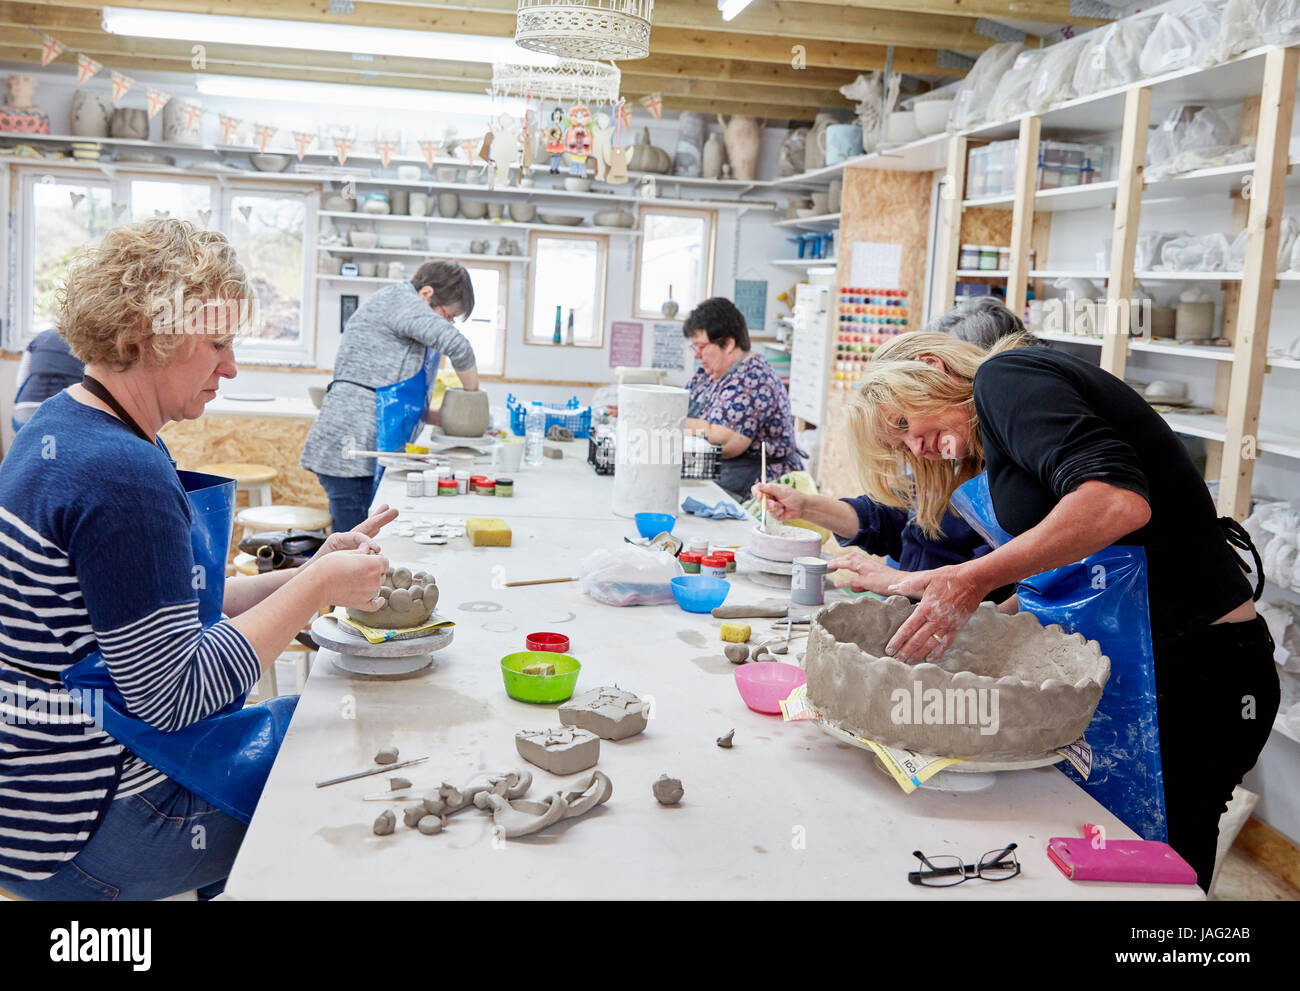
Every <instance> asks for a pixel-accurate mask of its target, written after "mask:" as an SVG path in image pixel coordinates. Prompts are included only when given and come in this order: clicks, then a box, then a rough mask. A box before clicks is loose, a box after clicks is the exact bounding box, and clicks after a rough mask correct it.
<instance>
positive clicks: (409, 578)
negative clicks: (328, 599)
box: [347, 567, 438, 630]
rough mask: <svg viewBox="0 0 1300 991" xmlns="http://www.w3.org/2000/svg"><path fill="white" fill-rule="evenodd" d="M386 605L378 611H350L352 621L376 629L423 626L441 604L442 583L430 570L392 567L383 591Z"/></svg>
mask: <svg viewBox="0 0 1300 991" xmlns="http://www.w3.org/2000/svg"><path fill="white" fill-rule="evenodd" d="M379 597H380V598H381V599H383V600H384V605H383V606H381V607H380V608H379V609H377V610H375V611H374V612H363V611H362V610H360V609H348V610H347V613H348V618H349V619H351V620H353V621H354V622H357V623H361V624H363V625H365V626H370V627H374V628H375V629H376V630H406V629H410V628H412V627H415V626H423V625H424V624H425V623H427V622H428V621H429V617H430V616H431V615H432V614H433V610H434V607H435V606H437V604H438V584H437V582H436V581H435V580H434V577H433V575H431V574H429V573H428V572H427V571H412V570H411V569H410V568H403V567H390V568H389V569H388V570H387V571H385V572H384V583H383V585H381V586H380V588H379Z"/></svg>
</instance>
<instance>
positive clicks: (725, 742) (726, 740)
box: [715, 729, 736, 750]
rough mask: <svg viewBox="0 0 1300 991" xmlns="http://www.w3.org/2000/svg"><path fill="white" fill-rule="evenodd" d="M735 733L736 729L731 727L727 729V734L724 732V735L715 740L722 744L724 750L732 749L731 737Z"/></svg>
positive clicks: (719, 744)
mask: <svg viewBox="0 0 1300 991" xmlns="http://www.w3.org/2000/svg"><path fill="white" fill-rule="evenodd" d="M735 735H736V731H735V730H734V729H729V730H727V732H726V733H725V734H723V735H722V736H720V737H718V739H717V740H716V741H715V742H716V743H717V745H718V746H720V747H721V748H722V749H723V750H730V749H731V738H732V737H733V736H735Z"/></svg>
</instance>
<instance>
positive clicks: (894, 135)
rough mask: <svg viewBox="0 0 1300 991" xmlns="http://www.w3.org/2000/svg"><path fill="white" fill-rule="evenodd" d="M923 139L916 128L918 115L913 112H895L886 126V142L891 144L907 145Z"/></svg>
mask: <svg viewBox="0 0 1300 991" xmlns="http://www.w3.org/2000/svg"><path fill="white" fill-rule="evenodd" d="M920 137H922V134H921V131H920V129H919V128H918V127H917V126H916V113H915V112H914V111H912V110H895V111H894V112H893V113H891V114H890V115H889V121H888V123H886V124H885V140H886V141H887V142H888V143H889V144H906V143H907V142H909V141H916V140H917V139H918V138H920Z"/></svg>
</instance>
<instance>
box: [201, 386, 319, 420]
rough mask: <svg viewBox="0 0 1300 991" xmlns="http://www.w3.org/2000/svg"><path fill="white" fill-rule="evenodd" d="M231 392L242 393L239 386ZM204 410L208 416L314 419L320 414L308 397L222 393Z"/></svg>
mask: <svg viewBox="0 0 1300 991" xmlns="http://www.w3.org/2000/svg"><path fill="white" fill-rule="evenodd" d="M231 392H233V393H234V394H235V395H239V394H240V390H239V389H237V388H236V389H232V390H231ZM203 412H204V413H205V414H206V415H208V416H276V417H289V418H291V419H301V420H314V419H316V417H317V416H319V415H320V410H318V409H317V408H316V404H315V403H313V402H312V401H311V400H310V399H307V398H302V399H299V398H290V397H288V396H276V397H275V398H274V399H265V400H246V399H231V398H230V397H229V396H227V395H223V394H221V393H218V394H217V396H216V398H215V399H213V400H212V401H211V402H209V403H208V404H207V406H205V407H204V409H203Z"/></svg>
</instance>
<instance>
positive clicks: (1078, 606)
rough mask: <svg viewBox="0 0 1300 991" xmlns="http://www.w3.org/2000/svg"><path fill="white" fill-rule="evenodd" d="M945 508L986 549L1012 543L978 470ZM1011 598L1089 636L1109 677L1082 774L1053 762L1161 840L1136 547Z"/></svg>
mask: <svg viewBox="0 0 1300 991" xmlns="http://www.w3.org/2000/svg"><path fill="white" fill-rule="evenodd" d="M952 506H953V509H954V510H956V511H957V512H958V513H960V514H961V515H962V516H963V517H964V518H965V520H966V522H967V523H969V524H970V525H971V527H972V528H974V530H975V531H976V532H977V533H979V534H980V536H982V537H983V538H984V539H985V540H986V541H988V543H989V546H991V547H1000V546H1001V545H1002V544H1005V543H1006V542H1007V541H1008V540H1011V539H1012V537H1011V534H1009V533H1007V532H1006V531H1005V530H1003V529H1002V527H1000V526H999V525H998V521H997V513H996V512H995V510H994V507H993V499H992V496H991V494H990V493H989V480H988V474H987V473H983V474H980V475H978V476H976V477H975V478H972V479H971V480H970V481H969V482H966V483H965V484H963V485H961V486H960V487H959V488H958V489H957V491H956V492H954V493H953V497H952ZM1016 598H1017V600H1018V601H1019V603H1020V608H1021V609H1024V610H1027V611H1028V612H1031V613H1033V614H1034V615H1035V616H1037V617H1038V618H1039V620H1041V621H1042V623H1043V625H1044V626H1048V625H1050V624H1052V623H1057V624H1060V626H1061V627H1062V629H1064V630H1065V631H1066V632H1067V633H1081V634H1083V635H1084V636H1085V637H1087V638H1088V639H1090V640H1096V641H1097V642H1098V643H1099V644H1100V645H1101V649H1102V652H1103V653H1104V654H1105V655H1106V656H1107V657H1109V658H1110V680H1109V681H1108V682H1106V689H1105V691H1104V692H1103V693H1102V696H1101V702H1100V703H1099V704H1098V706H1097V711H1096V713H1095V714H1094V715H1093V717H1092V722H1091V723H1089V724H1088V729H1087V731H1086V733H1085V737H1086V738H1087V740H1088V743H1089V745H1090V746H1091V747H1092V753H1093V763H1092V773H1091V774H1089V776H1088V779H1087V780H1086V781H1085V780H1083V779H1082V778H1080V777H1079V775H1078V774H1077V773H1075V771H1074V769H1073V768H1072V767H1069V766H1068V765H1062V767H1063V770H1064V773H1065V774H1066V775H1068V776H1069V777H1071V778H1073V779H1074V780H1075V782H1077V783H1078V784H1079V786H1080V787H1082V788H1083V789H1084V791H1086V792H1088V793H1089V794H1091V795H1092V797H1093V798H1095V799H1096V800H1097V801H1098V802H1100V803H1101V804H1102V805H1104V806H1105V807H1106V808H1107V809H1109V810H1110V811H1111V812H1112V813H1113V814H1114V815H1115V816H1117V817H1118V818H1119V819H1120V820H1121V821H1122V822H1123V823H1124V824H1125V825H1126V826H1128V827H1129V828H1130V829H1132V830H1133V831H1134V832H1135V833H1137V834H1138V835H1139V836H1142V837H1144V838H1145V839H1148V840H1160V841H1164V840H1166V839H1167V838H1168V837H1167V832H1166V826H1165V789H1164V778H1163V776H1162V774H1161V767H1160V727H1159V724H1158V723H1157V721H1156V677H1155V655H1154V653H1153V651H1152V647H1151V617H1150V614H1149V612H1148V610H1147V558H1146V551H1145V550H1144V549H1143V548H1141V547H1124V546H1121V545H1118V544H1115V545H1112V546H1110V547H1107V548H1105V549H1104V550H1100V551H1098V552H1097V553H1096V554H1092V555H1089V556H1088V557H1086V558H1084V559H1083V560H1082V561H1078V562H1076V563H1074V564H1068V565H1065V566H1064V567H1061V568H1053V569H1052V570H1051V571H1044V572H1043V573H1042V574H1038V575H1033V576H1031V577H1029V578H1026V579H1025V580H1024V581H1022V582H1019V583H1018V585H1017V588H1016Z"/></svg>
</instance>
